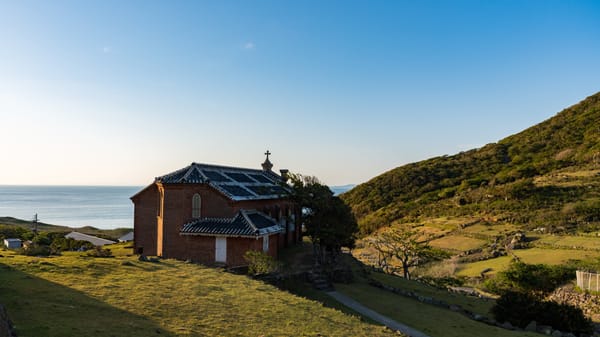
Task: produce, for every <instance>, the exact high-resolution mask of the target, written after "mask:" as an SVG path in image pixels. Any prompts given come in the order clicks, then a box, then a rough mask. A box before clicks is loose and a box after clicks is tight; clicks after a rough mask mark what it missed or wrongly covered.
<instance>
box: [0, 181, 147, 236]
mask: <svg viewBox="0 0 600 337" xmlns="http://www.w3.org/2000/svg"><path fill="white" fill-rule="evenodd" d="M142 188H143V186H133V185H132V186H119V185H21V184H19V185H8V184H2V185H0V216H3V217H4V216H5V217H13V218H17V219H22V220H32V219H33V217H34V216H35V215H36V214H37V216H38V219H39V221H40V222H43V223H47V224H51V225H57V226H67V227H74V228H79V227H85V226H92V227H96V228H99V229H114V228H133V203H132V202H131V200H129V198H130V197H131V196H133V195H134V194H135V193H137V192H138V191H140V190H141V189H142Z"/></svg>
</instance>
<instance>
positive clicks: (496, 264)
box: [457, 248, 600, 277]
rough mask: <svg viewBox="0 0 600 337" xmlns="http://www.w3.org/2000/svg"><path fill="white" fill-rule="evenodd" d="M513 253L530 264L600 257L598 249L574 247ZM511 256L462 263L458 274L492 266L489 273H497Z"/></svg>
mask: <svg viewBox="0 0 600 337" xmlns="http://www.w3.org/2000/svg"><path fill="white" fill-rule="evenodd" d="M513 253H514V254H515V255H516V256H518V257H519V258H520V259H521V261H523V262H525V263H529V264H538V263H544V264H550V265H558V264H564V263H566V262H567V261H569V260H589V259H597V258H600V252H598V251H582V250H573V249H541V248H531V249H519V250H514V251H513ZM511 259H512V258H511V257H510V256H501V257H497V258H494V259H489V260H485V261H478V262H472V263H465V264H461V265H459V267H458V272H457V275H458V276H467V277H476V276H479V275H480V273H481V272H482V271H483V270H485V269H488V268H491V271H489V273H488V275H492V274H495V273H497V272H498V271H502V270H505V269H506V268H507V267H508V265H509V263H510V261H511Z"/></svg>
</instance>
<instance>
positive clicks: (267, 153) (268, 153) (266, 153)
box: [265, 150, 271, 159]
mask: <svg viewBox="0 0 600 337" xmlns="http://www.w3.org/2000/svg"><path fill="white" fill-rule="evenodd" d="M270 154H271V152H269V150H267V152H265V155H267V159H269V155H270Z"/></svg>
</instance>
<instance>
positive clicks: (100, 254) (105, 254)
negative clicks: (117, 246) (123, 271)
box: [87, 246, 113, 257]
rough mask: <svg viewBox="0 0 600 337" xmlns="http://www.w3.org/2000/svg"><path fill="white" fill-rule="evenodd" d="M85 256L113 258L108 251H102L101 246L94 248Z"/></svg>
mask: <svg viewBox="0 0 600 337" xmlns="http://www.w3.org/2000/svg"><path fill="white" fill-rule="evenodd" d="M87 256H91V257H113V255H112V252H111V251H110V249H104V248H102V247H101V246H96V247H94V249H91V250H89V251H88V252H87Z"/></svg>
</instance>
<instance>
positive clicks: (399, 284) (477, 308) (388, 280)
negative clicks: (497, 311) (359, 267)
mask: <svg viewBox="0 0 600 337" xmlns="http://www.w3.org/2000/svg"><path fill="white" fill-rule="evenodd" d="M370 276H371V277H372V278H373V279H375V280H377V281H379V282H381V283H383V284H385V285H388V286H391V287H394V288H398V289H404V290H410V291H413V292H416V293H417V294H419V295H421V296H426V297H432V298H436V299H438V300H442V301H444V302H446V303H448V304H456V305H460V306H461V307H463V308H464V309H467V310H470V311H472V312H475V313H478V314H481V315H486V316H490V309H491V308H492V306H493V305H494V303H495V302H494V301H493V300H487V299H481V298H477V297H474V296H464V295H460V294H455V293H451V292H448V291H447V290H443V289H438V288H434V287H431V286H428V285H425V284H422V283H419V282H417V281H410V280H406V279H404V278H402V277H398V276H393V275H388V274H383V273H377V272H374V273H371V275H370Z"/></svg>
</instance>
